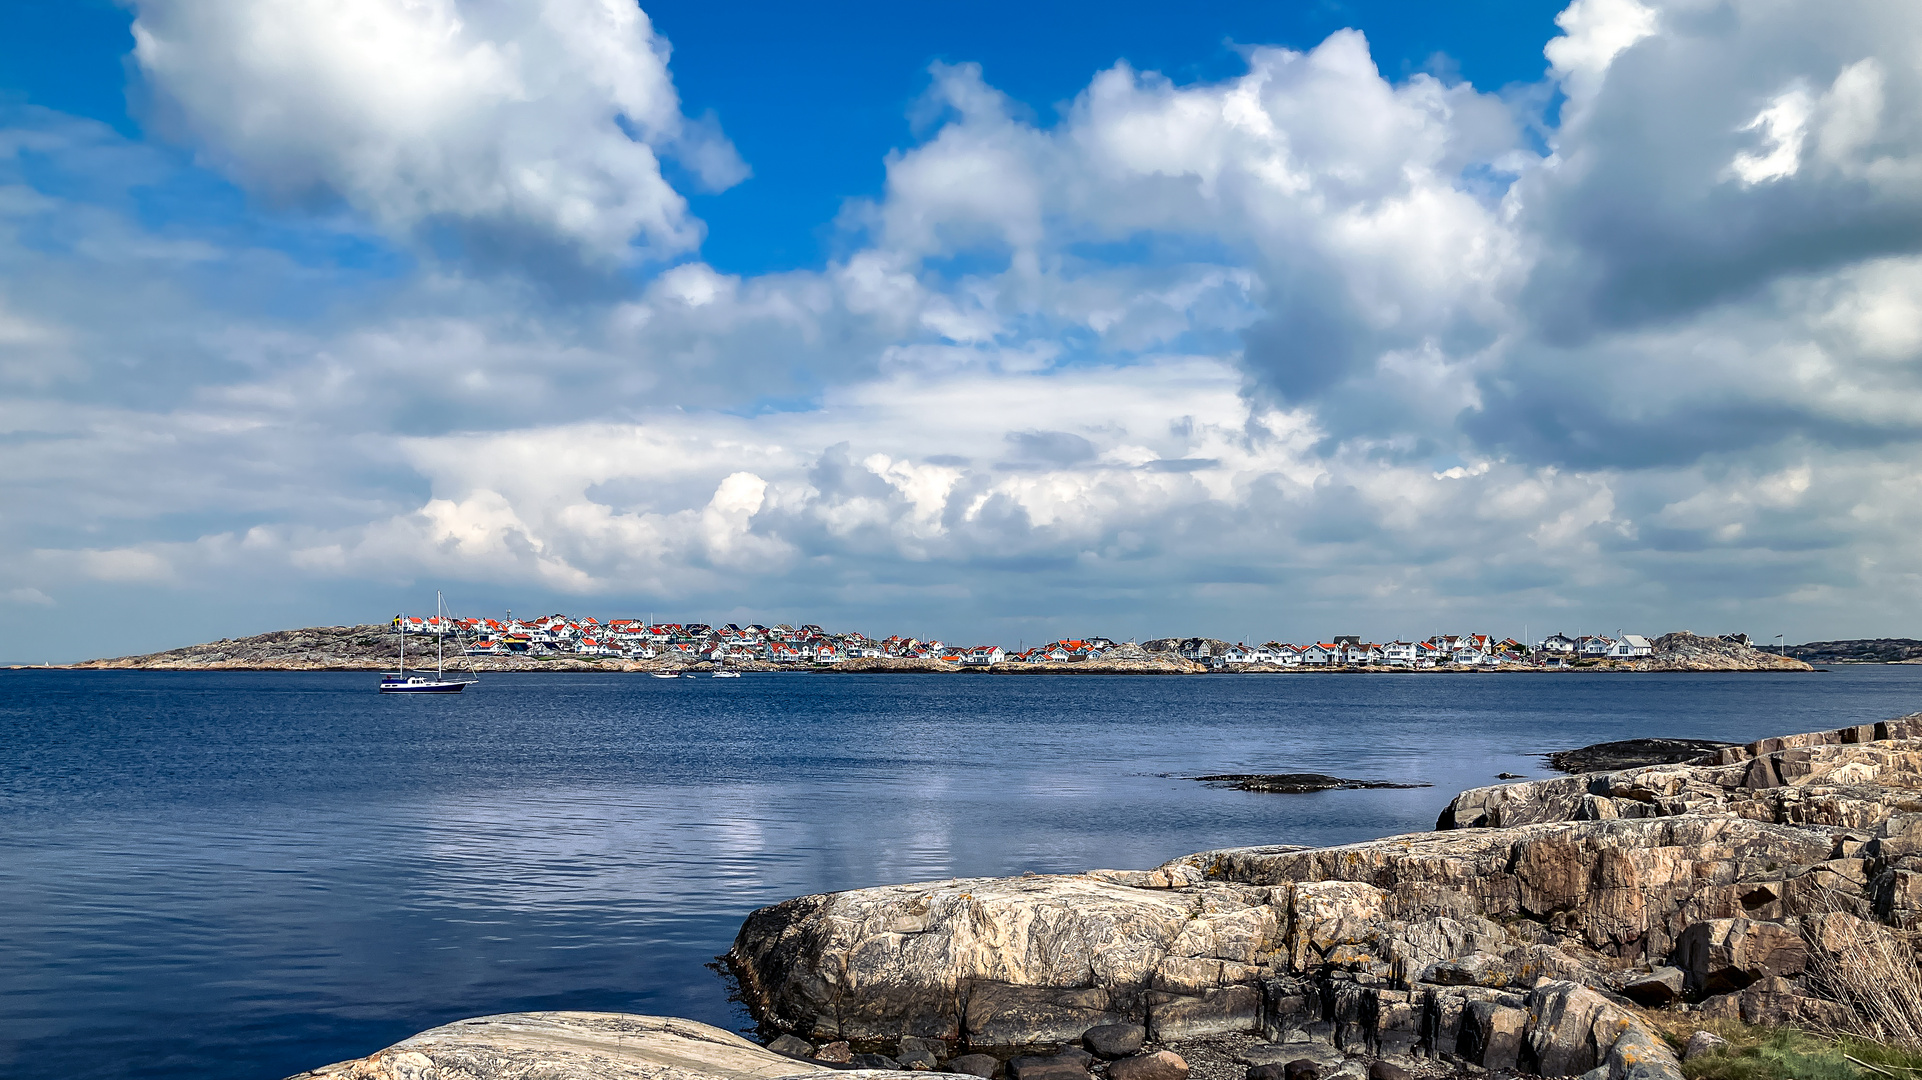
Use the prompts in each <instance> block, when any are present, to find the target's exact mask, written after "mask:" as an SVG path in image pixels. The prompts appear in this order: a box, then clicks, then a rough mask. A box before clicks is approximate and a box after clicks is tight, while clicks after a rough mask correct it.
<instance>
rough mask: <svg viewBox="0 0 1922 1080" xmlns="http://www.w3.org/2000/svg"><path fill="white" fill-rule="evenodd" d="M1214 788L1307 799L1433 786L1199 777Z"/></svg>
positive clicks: (1302, 776)
mask: <svg viewBox="0 0 1922 1080" xmlns="http://www.w3.org/2000/svg"><path fill="white" fill-rule="evenodd" d="M1195 779H1196V780H1200V781H1202V782H1203V783H1205V784H1207V785H1209V786H1210V787H1226V788H1233V789H1234V790H1236V791H1259V792H1266V793H1269V794H1274V795H1306V794H1310V793H1312V792H1316V791H1352V790H1359V789H1361V788H1423V787H1433V786H1434V785H1433V784H1411V783H1403V782H1401V781H1397V780H1348V779H1344V778H1342V777H1339V776H1329V775H1327V774H1325V773H1217V774H1215V775H1213V776H1197V777H1195Z"/></svg>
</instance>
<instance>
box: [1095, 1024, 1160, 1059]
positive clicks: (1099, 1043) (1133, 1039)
mask: <svg viewBox="0 0 1922 1080" xmlns="http://www.w3.org/2000/svg"><path fill="white" fill-rule="evenodd" d="M1147 1039H1148V1029H1147V1028H1145V1027H1142V1026H1141V1025H1140V1024H1103V1025H1101V1026H1100V1027H1091V1028H1089V1029H1088V1030H1087V1031H1085V1032H1082V1034H1081V1045H1083V1046H1085V1047H1087V1048H1088V1049H1090V1050H1093V1051H1094V1052H1095V1053H1096V1054H1098V1055H1100V1056H1102V1057H1104V1058H1120V1057H1127V1056H1128V1055H1129V1054H1132V1053H1135V1052H1137V1051H1139V1050H1140V1049H1141V1044H1142V1043H1143V1042H1146V1041H1147Z"/></svg>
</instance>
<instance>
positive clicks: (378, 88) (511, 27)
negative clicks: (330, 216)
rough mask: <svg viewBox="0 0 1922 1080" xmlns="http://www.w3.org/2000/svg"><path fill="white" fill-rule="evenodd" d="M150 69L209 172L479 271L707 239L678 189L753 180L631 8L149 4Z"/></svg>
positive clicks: (389, 1) (216, 0) (143, 40)
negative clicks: (464, 260) (524, 259)
mask: <svg viewBox="0 0 1922 1080" xmlns="http://www.w3.org/2000/svg"><path fill="white" fill-rule="evenodd" d="M137 7H138V11H139V16H138V18H137V19H136V20H135V22H134V25H133V33H134V39H135V42H136V45H135V49H134V58H135V60H136V61H137V62H138V64H139V66H140V70H141V73H142V74H143V75H144V76H145V78H146V79H147V81H148V84H149V85H150V86H151V87H152V89H153V92H154V95H155V97H156V98H157V99H158V102H159V104H160V107H161V110H162V113H161V115H162V116H163V118H165V119H166V120H167V121H168V122H170V123H171V124H173V125H174V126H176V128H177V129H178V130H179V132H180V133H181V135H182V136H183V137H185V138H188V139H190V140H192V141H193V142H194V143H195V145H196V146H198V147H199V148H200V149H201V150H202V151H203V152H204V153H205V154H206V155H207V157H208V158H209V159H210V160H212V161H213V162H215V163H217V164H218V165H220V166H221V167H223V168H225V169H227V170H229V171H231V172H232V173H233V174H235V175H236V176H237V177H238V178H239V179H241V180H242V181H244V182H245V183H247V184H248V185H249V186H251V187H254V188H256V189H258V190H260V191H263V192H267V193H270V194H272V195H274V196H276V197H280V198H285V199H308V198H312V197H314V196H316V195H323V196H334V197H338V198H340V199H342V200H345V201H346V202H347V203H348V204H349V205H351V206H353V207H354V208H355V209H357V210H359V211H361V212H362V213H364V214H366V215H368V216H369V217H371V218H373V219H374V220H375V221H376V222H377V223H379V224H380V225H382V226H383V227H386V228H388V229H392V230H394V231H396V232H397V233H399V234H401V235H422V236H425V237H427V238H429V239H434V238H436V237H437V236H439V234H448V235H447V236H446V237H445V239H449V240H452V241H454V242H457V243H459V244H461V245H462V246H463V247H464V249H465V250H466V251H467V253H469V254H472V255H477V256H480V257H482V258H488V257H494V258H505V257H511V256H514V255H516V254H520V255H525V254H527V253H529V252H530V251H531V252H533V253H539V252H540V251H541V250H544V249H545V248H549V247H559V248H563V249H566V250H569V251H573V252H576V253H578V254H579V255H580V256H582V257H585V258H587V259H590V260H594V261H600V262H622V261H626V260H627V259H628V258H629V257H630V256H631V255H633V254H635V251H634V249H632V248H631V247H630V241H638V242H639V244H640V249H641V251H643V252H645V253H649V254H655V255H664V254H672V253H675V252H680V251H685V250H688V249H690V248H692V247H694V246H695V245H696V244H697V243H698V242H699V240H700V237H701V227H700V224H699V222H697V221H695V220H694V219H692V218H691V217H690V216H689V215H688V213H687V205H686V201H685V200H684V199H683V198H682V197H681V195H680V194H678V193H677V192H675V191H674V190H673V188H671V187H670V186H669V185H668V183H667V181H666V180H665V179H663V178H662V176H661V170H660V161H659V159H658V158H657V156H656V155H657V154H660V153H666V154H670V155H675V156H679V157H680V158H681V159H682V160H683V161H685V162H686V163H687V164H689V165H690V166H691V167H692V169H693V170H694V171H695V172H696V173H697V174H698V175H700V176H701V177H702V178H703V179H704V180H705V181H706V182H707V183H709V184H711V185H713V186H716V187H725V186H727V185H729V184H731V183H733V182H735V181H737V180H739V179H740V178H741V177H742V176H743V175H744V174H745V170H744V168H743V167H742V165H741V163H740V161H739V159H738V158H737V157H735V156H734V154H733V152H732V150H731V149H730V148H729V147H728V146H727V144H726V143H725V141H723V140H722V139H721V138H720V137H719V136H718V135H717V134H715V133H713V132H710V131H708V130H706V129H705V128H703V127H702V126H701V125H698V124H691V123H689V122H688V121H687V120H685V119H684V118H683V117H682V116H681V112H680V103H679V99H678V97H677V95H676V93H675V91H674V86H673V83H672V81H671V79H670V77H669V74H668V70H667V45H666V43H665V42H664V41H663V40H661V39H660V38H659V37H658V36H657V35H656V34H655V33H654V31H653V28H652V26H651V25H650V23H649V21H648V18H647V16H646V15H645V14H644V13H642V12H641V10H640V9H639V8H638V7H636V6H634V5H633V4H632V3H628V2H625V0H458V2H457V0H265V2H262V0H211V2H209V0H195V2H179V0H143V2H141V3H139V4H138V5H137Z"/></svg>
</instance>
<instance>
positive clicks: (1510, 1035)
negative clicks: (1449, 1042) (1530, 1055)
mask: <svg viewBox="0 0 1922 1080" xmlns="http://www.w3.org/2000/svg"><path fill="white" fill-rule="evenodd" d="M1460 1023H1461V1027H1460V1033H1459V1034H1458V1035H1457V1036H1456V1039H1455V1047H1454V1049H1455V1053H1457V1054H1458V1055H1460V1056H1461V1059H1462V1060H1463V1061H1466V1062H1468V1063H1469V1064H1471V1065H1480V1066H1481V1067H1482V1068H1484V1069H1487V1070H1489V1071H1490V1072H1493V1071H1495V1070H1497V1069H1513V1068H1515V1066H1516V1065H1517V1064H1518V1063H1519V1062H1520V1061H1521V1057H1522V1032H1523V1031H1524V1030H1526V1028H1527V1026H1528V1014H1527V1013H1526V1012H1524V1011H1522V1010H1521V1009H1519V1008H1515V1007H1513V1006H1506V1005H1502V1004H1501V1003H1499V1002H1497V1001H1494V1000H1483V1001H1475V1002H1470V1003H1469V1004H1468V1006H1467V1008H1466V1009H1464V1010H1463V1011H1462V1015H1461V1021H1460Z"/></svg>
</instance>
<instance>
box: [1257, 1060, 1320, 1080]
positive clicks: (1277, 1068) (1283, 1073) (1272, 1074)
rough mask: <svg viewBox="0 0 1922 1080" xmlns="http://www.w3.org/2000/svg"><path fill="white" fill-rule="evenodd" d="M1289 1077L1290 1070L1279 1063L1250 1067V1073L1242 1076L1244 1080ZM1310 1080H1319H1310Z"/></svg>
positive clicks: (1271, 1062) (1313, 1079)
mask: <svg viewBox="0 0 1922 1080" xmlns="http://www.w3.org/2000/svg"><path fill="white" fill-rule="evenodd" d="M1287 1077H1288V1070H1287V1067H1286V1066H1285V1065H1283V1064H1282V1063H1281V1062H1279V1061H1270V1062H1267V1063H1265V1064H1261V1065H1250V1066H1248V1071H1247V1072H1246V1073H1244V1074H1243V1075H1242V1080H1287ZM1310 1080H1319V1078H1318V1077H1315V1078H1310Z"/></svg>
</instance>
